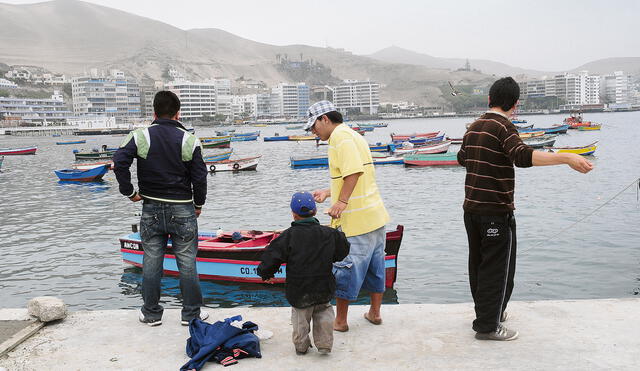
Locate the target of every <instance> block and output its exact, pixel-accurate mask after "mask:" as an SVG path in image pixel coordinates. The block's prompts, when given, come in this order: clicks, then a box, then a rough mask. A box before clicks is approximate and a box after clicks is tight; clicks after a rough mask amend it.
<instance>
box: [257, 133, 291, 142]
mask: <svg viewBox="0 0 640 371" xmlns="http://www.w3.org/2000/svg"><path fill="white" fill-rule="evenodd" d="M263 140H264V141H265V142H281V141H286V140H289V136H287V135H278V134H276V135H275V136H273V137H264V138H263Z"/></svg>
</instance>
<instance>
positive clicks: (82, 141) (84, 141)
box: [56, 140, 87, 146]
mask: <svg viewBox="0 0 640 371" xmlns="http://www.w3.org/2000/svg"><path fill="white" fill-rule="evenodd" d="M84 143H87V141H86V140H72V141H69V142H56V145H58V146H63V145H67V144H84Z"/></svg>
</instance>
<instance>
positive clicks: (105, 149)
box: [102, 144, 107, 152]
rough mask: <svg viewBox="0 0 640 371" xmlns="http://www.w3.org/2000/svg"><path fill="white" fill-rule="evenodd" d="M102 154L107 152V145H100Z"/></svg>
mask: <svg viewBox="0 0 640 371" xmlns="http://www.w3.org/2000/svg"><path fill="white" fill-rule="evenodd" d="M102 152H107V145H106V144H103V145H102Z"/></svg>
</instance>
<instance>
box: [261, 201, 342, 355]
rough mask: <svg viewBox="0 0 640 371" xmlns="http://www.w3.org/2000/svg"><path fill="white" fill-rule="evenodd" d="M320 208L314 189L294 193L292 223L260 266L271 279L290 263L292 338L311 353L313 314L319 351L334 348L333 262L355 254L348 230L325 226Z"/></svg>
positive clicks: (298, 350)
mask: <svg viewBox="0 0 640 371" xmlns="http://www.w3.org/2000/svg"><path fill="white" fill-rule="evenodd" d="M316 212H317V210H316V202H315V200H314V199H313V195H312V194H311V193H309V192H297V193H295V194H294V195H293V197H291V214H292V215H293V222H292V223H291V227H290V228H288V229H286V230H285V231H284V232H282V233H281V234H280V236H278V237H277V238H276V239H274V240H273V241H271V243H270V244H269V246H268V247H267V248H266V250H265V251H264V252H263V254H262V262H261V263H260V266H258V275H260V277H261V278H262V279H263V280H264V281H267V282H269V280H270V279H272V278H273V276H274V274H275V272H276V271H277V270H278V269H279V268H280V265H281V264H283V263H287V271H286V272H287V281H286V296H287V300H288V301H289V304H291V323H292V324H293V334H292V339H293V344H294V346H295V348H296V354H298V355H303V354H306V353H307V350H309V348H310V347H311V340H310V339H309V329H310V323H311V320H312V319H313V341H314V344H315V346H316V348H318V352H320V353H321V354H328V353H330V352H331V348H332V346H333V321H334V319H335V313H334V312H333V306H331V300H332V299H333V297H334V294H335V291H336V281H335V279H334V277H333V273H332V269H333V263H334V262H337V261H341V260H342V259H344V258H345V257H346V256H347V255H348V254H349V242H348V241H347V238H346V237H345V235H344V233H342V232H340V231H338V230H336V229H333V228H329V227H325V226H322V225H320V222H318V219H316V218H315V217H314V216H315V215H316Z"/></svg>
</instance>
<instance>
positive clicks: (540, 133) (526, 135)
mask: <svg viewBox="0 0 640 371" xmlns="http://www.w3.org/2000/svg"><path fill="white" fill-rule="evenodd" d="M518 135H519V136H520V138H522V139H524V138H535V137H541V136H543V135H544V131H528V132H524V133H523V132H520V133H518Z"/></svg>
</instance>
